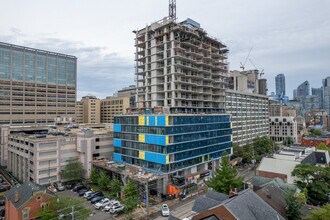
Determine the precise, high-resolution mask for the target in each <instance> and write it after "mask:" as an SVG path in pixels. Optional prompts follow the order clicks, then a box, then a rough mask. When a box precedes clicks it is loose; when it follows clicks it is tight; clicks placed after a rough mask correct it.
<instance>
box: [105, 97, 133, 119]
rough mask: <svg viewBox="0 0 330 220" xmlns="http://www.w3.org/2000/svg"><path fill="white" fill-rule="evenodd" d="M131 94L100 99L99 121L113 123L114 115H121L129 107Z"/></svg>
mask: <svg viewBox="0 0 330 220" xmlns="http://www.w3.org/2000/svg"><path fill="white" fill-rule="evenodd" d="M130 104H131V96H127V97H125V96H120V97H119V96H118V97H113V96H109V97H107V98H106V99H102V100H101V122H102V123H114V116H115V115H122V114H124V113H125V112H126V109H128V108H129V107H130Z"/></svg>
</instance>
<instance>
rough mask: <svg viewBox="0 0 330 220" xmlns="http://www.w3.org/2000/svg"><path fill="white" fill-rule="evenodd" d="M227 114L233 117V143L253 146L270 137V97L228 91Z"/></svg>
mask: <svg viewBox="0 0 330 220" xmlns="http://www.w3.org/2000/svg"><path fill="white" fill-rule="evenodd" d="M226 113H227V114H230V115H231V120H232V129H233V143H237V144H239V145H240V146H243V145H246V144H251V143H253V140H254V139H255V138H256V137H261V136H267V135H268V117H269V116H268V114H269V111H268V97H267V96H264V95H259V94H254V93H247V92H239V91H234V90H226Z"/></svg>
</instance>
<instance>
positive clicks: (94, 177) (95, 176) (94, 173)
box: [89, 167, 99, 184]
mask: <svg viewBox="0 0 330 220" xmlns="http://www.w3.org/2000/svg"><path fill="white" fill-rule="evenodd" d="M98 179H99V171H98V170H97V169H95V168H94V167H93V168H92V170H91V175H90V177H89V180H90V181H91V182H92V183H94V184H95V183H97V180H98Z"/></svg>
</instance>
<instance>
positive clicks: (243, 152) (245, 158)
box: [233, 144, 254, 163]
mask: <svg viewBox="0 0 330 220" xmlns="http://www.w3.org/2000/svg"><path fill="white" fill-rule="evenodd" d="M233 151H234V154H235V155H236V156H238V157H241V158H242V162H243V163H250V162H251V160H252V159H254V158H253V154H254V152H253V146H252V145H250V144H247V145H244V146H239V145H234V147H233Z"/></svg>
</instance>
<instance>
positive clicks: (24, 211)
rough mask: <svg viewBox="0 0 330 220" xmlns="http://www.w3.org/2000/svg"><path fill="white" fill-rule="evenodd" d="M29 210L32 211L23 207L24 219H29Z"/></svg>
mask: <svg viewBox="0 0 330 220" xmlns="http://www.w3.org/2000/svg"><path fill="white" fill-rule="evenodd" d="M29 211H30V209H29V208H25V209H23V211H22V214H23V219H29Z"/></svg>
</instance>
